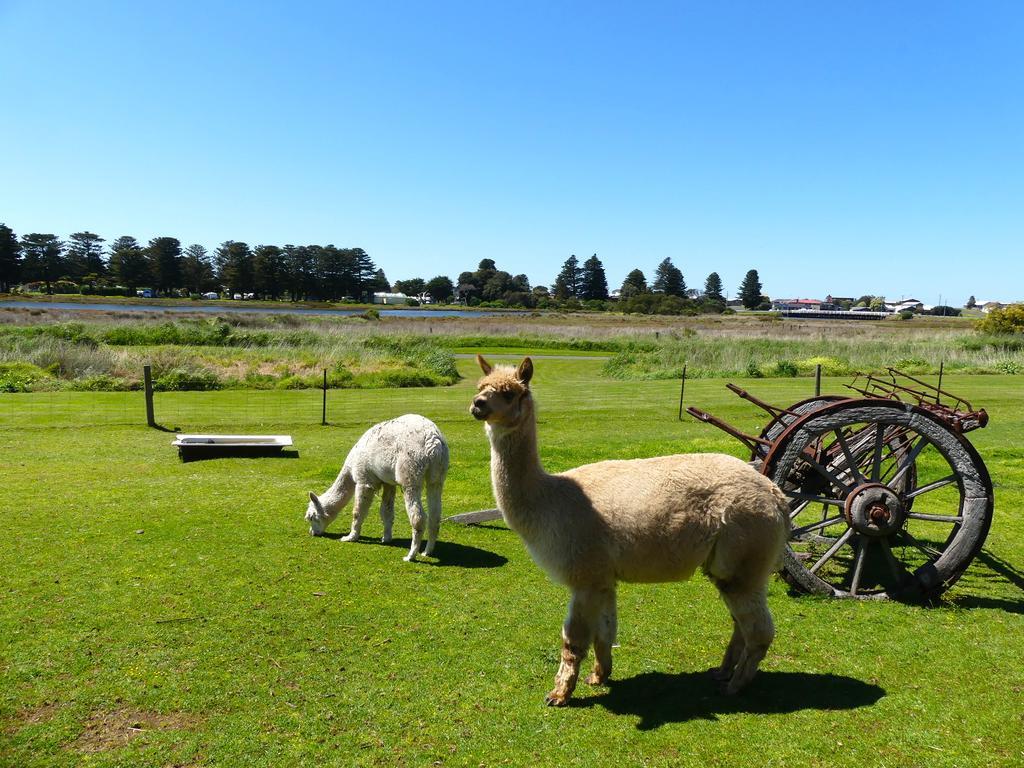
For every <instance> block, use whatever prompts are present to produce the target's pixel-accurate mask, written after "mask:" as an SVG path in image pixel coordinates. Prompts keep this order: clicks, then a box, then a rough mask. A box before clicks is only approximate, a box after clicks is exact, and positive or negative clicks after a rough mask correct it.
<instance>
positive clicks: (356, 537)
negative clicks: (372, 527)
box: [341, 533, 359, 541]
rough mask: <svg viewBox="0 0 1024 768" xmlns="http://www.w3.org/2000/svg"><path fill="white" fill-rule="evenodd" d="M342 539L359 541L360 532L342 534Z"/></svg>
mask: <svg viewBox="0 0 1024 768" xmlns="http://www.w3.org/2000/svg"><path fill="white" fill-rule="evenodd" d="M341 540H342V541H359V534H358V533H350V534H348V535H347V536H342V537H341Z"/></svg>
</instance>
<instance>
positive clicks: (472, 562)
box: [322, 531, 508, 568]
mask: <svg viewBox="0 0 1024 768" xmlns="http://www.w3.org/2000/svg"><path fill="white" fill-rule="evenodd" d="M345 535H346V534H345V533H340V532H335V531H330V532H325V533H323V534H322V537H323V538H325V539H340V538H341V537H342V536H345ZM358 543H359V544H376V545H378V546H382V547H395V548H397V549H401V548H403V547H404V548H405V551H407V552H408V551H409V546H410V545H411V544H412V539H397V538H396V539H392V540H391V542H390V543H388V544H381V541H380V539H376V538H370V537H368V536H360V537H359V541H358ZM416 562H417V563H421V564H423V565H430V566H434V567H435V568H445V567H455V568H500V567H501V566H503V565H504V564H505V563H507V562H508V558H507V557H504V556H503V555H499V554H498V553H496V552H489V551H488V550H486V549H480V548H479V547H470V546H467V545H466V544H457V543H455V542H454V541H438V542H437V543H436V544H434V553H433V554H432V555H431V556H430V557H429V558H425V557H424V556H423V555H419V556H418V557H417V559H416Z"/></svg>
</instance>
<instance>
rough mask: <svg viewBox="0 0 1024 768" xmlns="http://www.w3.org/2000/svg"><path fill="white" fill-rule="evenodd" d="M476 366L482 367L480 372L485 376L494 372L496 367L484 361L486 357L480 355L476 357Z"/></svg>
mask: <svg viewBox="0 0 1024 768" xmlns="http://www.w3.org/2000/svg"><path fill="white" fill-rule="evenodd" d="M476 364H477V365H479V366H480V370H481V371H483V372H484V376H487V375H488V374H489V373H490V372H491V371H493V370H494V366H493V365H491V364H490V363H488V362H487V361H486V360H484V356H483V355H480V354H478V355H477V356H476Z"/></svg>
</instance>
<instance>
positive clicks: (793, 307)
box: [772, 299, 823, 312]
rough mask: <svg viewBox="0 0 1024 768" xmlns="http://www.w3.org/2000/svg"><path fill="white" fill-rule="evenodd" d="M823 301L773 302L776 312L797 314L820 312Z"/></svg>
mask: <svg viewBox="0 0 1024 768" xmlns="http://www.w3.org/2000/svg"><path fill="white" fill-rule="evenodd" d="M822 303H823V302H822V301H821V299H775V300H773V301H772V310H774V311H776V312H797V311H799V310H806V311H808V312H818V311H820V310H821V305H822Z"/></svg>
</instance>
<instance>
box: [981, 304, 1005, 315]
mask: <svg viewBox="0 0 1024 768" xmlns="http://www.w3.org/2000/svg"><path fill="white" fill-rule="evenodd" d="M974 306H976V307H981V311H982V312H984V313H985V314H986V315H987V314H988V313H989V312H991V311H992V310H993V309H1006V308H1007V307H1008V306H1010V305H1009V304H1004V303H1003V302H1001V301H979V302H978V303H977V304H975V305H974Z"/></svg>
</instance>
